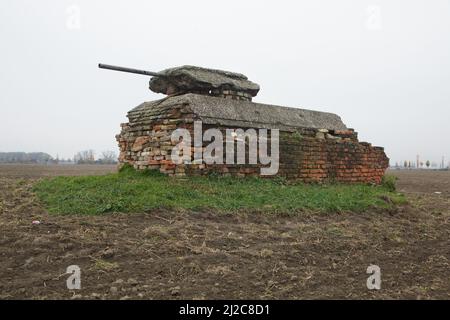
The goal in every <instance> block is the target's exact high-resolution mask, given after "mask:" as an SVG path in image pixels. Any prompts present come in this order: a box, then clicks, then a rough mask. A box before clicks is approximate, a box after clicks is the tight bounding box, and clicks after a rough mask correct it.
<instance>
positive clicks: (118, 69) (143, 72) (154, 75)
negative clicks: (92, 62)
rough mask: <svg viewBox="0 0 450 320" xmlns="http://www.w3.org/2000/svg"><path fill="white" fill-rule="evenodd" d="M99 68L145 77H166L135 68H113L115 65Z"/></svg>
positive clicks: (100, 64)
mask: <svg viewBox="0 0 450 320" xmlns="http://www.w3.org/2000/svg"><path fill="white" fill-rule="evenodd" d="M98 67H99V68H100V69H108V70H114V71H120V72H128V73H136V74H142V75H144V76H151V77H166V75H164V74H160V73H157V72H152V71H146V70H139V69H133V68H125V67H119V66H113V65H110V64H103V63H99V64H98Z"/></svg>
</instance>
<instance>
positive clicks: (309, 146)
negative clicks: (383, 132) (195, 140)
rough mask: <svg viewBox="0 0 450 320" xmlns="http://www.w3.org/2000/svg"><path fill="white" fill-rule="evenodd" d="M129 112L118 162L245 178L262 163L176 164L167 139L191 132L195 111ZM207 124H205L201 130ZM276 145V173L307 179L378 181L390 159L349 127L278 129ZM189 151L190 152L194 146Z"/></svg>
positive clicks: (174, 171) (257, 171)
mask: <svg viewBox="0 0 450 320" xmlns="http://www.w3.org/2000/svg"><path fill="white" fill-rule="evenodd" d="M128 117H129V120H130V122H129V123H126V124H122V131H121V133H120V134H119V135H117V136H116V138H117V141H118V143H119V148H120V156H119V161H120V163H121V164H124V163H128V164H131V165H133V166H134V167H135V168H136V169H147V168H149V169H157V170H159V171H161V172H162V173H165V174H168V175H172V176H185V175H187V176H189V175H203V174H210V173H217V174H220V175H233V176H241V177H244V176H256V175H259V174H260V167H261V165H260V164H258V165H249V164H246V165H229V164H221V165H218V164H214V165H206V164H189V165H188V164H180V165H175V164H174V163H173V162H172V161H171V159H170V155H171V151H172V148H173V147H174V145H175V144H176V143H172V142H171V134H172V132H173V130H175V129H176V128H186V129H188V130H190V131H191V135H192V137H193V123H194V121H195V120H196V115H195V114H192V113H191V112H190V111H189V108H187V107H186V106H185V105H179V106H171V107H170V108H169V107H161V108H152V109H151V110H145V109H144V111H143V110H136V111H131V112H129V114H128ZM209 127H214V128H218V129H221V130H222V131H223V134H224V136H225V129H226V128H224V127H220V126H213V125H210V126H209ZM209 127H208V126H204V127H203V130H206V129H208V128H209ZM229 129H237V128H229ZM242 129H243V130H246V128H242ZM207 144H208V143H205V144H204V147H205V146H206V145H207ZM279 148H280V149H279V150H280V166H279V172H278V176H283V177H286V178H288V179H296V180H302V181H305V182H323V181H336V182H349V183H351V182H363V183H380V182H381V178H382V176H383V175H384V172H385V170H386V168H387V167H388V163H389V159H388V158H387V157H386V155H385V153H384V150H383V148H380V147H373V146H371V145H370V144H369V143H365V142H359V141H358V139H357V134H356V133H355V132H354V131H353V130H351V129H349V130H345V131H327V130H317V129H312V128H302V129H298V130H296V131H280V143H279ZM269 150H270V148H269ZM191 152H192V155H193V152H194V148H193V147H192V148H191ZM224 157H225V148H224ZM246 159H248V157H246Z"/></svg>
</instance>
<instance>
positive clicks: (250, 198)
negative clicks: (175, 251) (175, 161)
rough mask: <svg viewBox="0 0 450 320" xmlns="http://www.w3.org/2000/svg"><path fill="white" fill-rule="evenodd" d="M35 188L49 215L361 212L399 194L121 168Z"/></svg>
mask: <svg viewBox="0 0 450 320" xmlns="http://www.w3.org/2000/svg"><path fill="white" fill-rule="evenodd" d="M34 192H35V193H36V194H37V196H38V197H39V199H40V201H41V202H42V203H43V204H44V205H45V207H46V208H47V210H48V211H49V212H50V213H57V214H102V213H108V212H145V211H148V210H152V209H156V208H166V209H176V210H179V209H187V210H194V211H195V210H204V209H215V210H217V211H238V210H254V211H261V212H270V213H275V212H283V213H295V212H298V211H304V210H311V211H317V212H342V211H354V212H360V211H364V210H367V209H370V208H391V207H393V206H396V205H398V204H400V203H402V202H404V201H405V200H404V197H403V196H402V195H400V194H398V193H395V192H393V191H392V188H391V186H384V185H381V186H370V185H361V184H359V185H343V184H331V185H311V184H302V183H296V184H288V183H286V182H285V181H284V180H283V179H272V180H271V179H259V178H250V179H249V178H246V179H239V178H231V177H194V178H189V179H177V178H171V177H167V176H164V175H162V174H159V173H155V172H151V171H144V172H136V171H135V170H134V169H132V168H129V167H126V168H124V170H121V172H119V173H115V174H109V175H105V176H85V177H56V178H50V179H44V180H41V181H39V182H38V183H37V184H36V185H35V186H34Z"/></svg>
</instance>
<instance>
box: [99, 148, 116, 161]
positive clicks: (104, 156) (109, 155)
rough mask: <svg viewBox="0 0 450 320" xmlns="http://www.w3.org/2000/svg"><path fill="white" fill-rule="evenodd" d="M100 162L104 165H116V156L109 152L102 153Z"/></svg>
mask: <svg viewBox="0 0 450 320" xmlns="http://www.w3.org/2000/svg"><path fill="white" fill-rule="evenodd" d="M100 162H101V163H104V164H113V163H117V154H116V153H115V152H114V151H111V150H106V151H103V152H102V156H101V158H100Z"/></svg>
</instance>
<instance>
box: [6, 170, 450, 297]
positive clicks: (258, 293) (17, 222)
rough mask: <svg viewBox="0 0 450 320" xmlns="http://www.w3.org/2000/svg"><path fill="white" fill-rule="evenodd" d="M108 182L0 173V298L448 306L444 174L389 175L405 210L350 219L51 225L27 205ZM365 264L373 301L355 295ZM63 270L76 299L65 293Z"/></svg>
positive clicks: (158, 214)
mask: <svg viewBox="0 0 450 320" xmlns="http://www.w3.org/2000/svg"><path fill="white" fill-rule="evenodd" d="M114 170H115V167H112V166H27V165H0V298H2V299H315V298H325V299H328V298H339V299H341V298H342V299H358V298H362V299H398V298H405V299H437V298H442V299H449V298H450V277H449V270H450V249H449V248H450V240H449V239H450V223H449V217H450V172H448V171H446V172H444V171H440V172H438V171H412V170H411V171H393V172H391V174H394V175H396V176H397V177H399V181H398V188H399V191H401V192H404V193H406V195H407V197H408V201H409V203H408V205H405V206H403V207H400V208H398V210H394V211H392V210H391V211H389V212H388V211H386V212H380V211H375V210H374V211H368V212H365V213H359V214H356V213H351V212H348V213H343V214H342V213H341V214H336V213H329V214H316V213H308V214H306V213H305V214H297V215H287V214H286V215H267V214H261V213H257V212H242V213H240V214H218V213H215V212H187V211H177V212H173V211H165V210H158V211H151V212H141V213H136V214H114V215H111V214H106V215H101V216H82V215H68V216H63V215H49V214H48V213H47V212H46V211H45V209H44V208H43V207H42V206H41V205H40V204H39V202H38V201H37V200H36V198H35V196H34V194H33V193H32V185H33V183H34V182H35V181H36V180H37V179H41V178H42V177H46V176H52V175H85V174H103V173H108V172H113V171H114ZM436 192H437V193H436ZM34 220H38V221H40V224H32V221H34ZM371 264H376V265H378V266H379V267H380V268H381V279H382V284H381V290H368V289H367V287H366V280H367V277H368V276H369V275H368V274H366V269H367V267H368V266H369V265H371ZM69 265H78V266H80V268H81V286H82V288H81V290H69V289H67V286H66V279H67V277H68V275H67V274H65V272H66V268H67V267H68V266H69Z"/></svg>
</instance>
